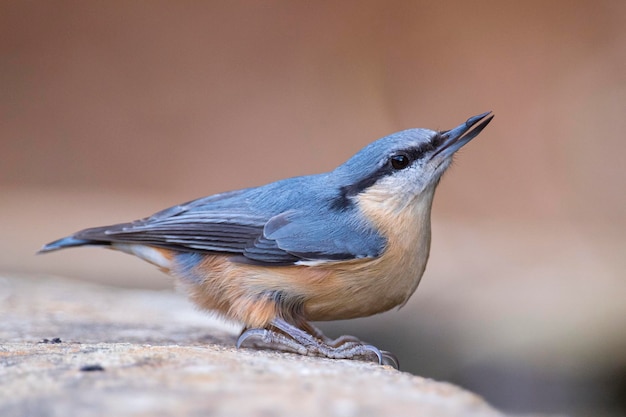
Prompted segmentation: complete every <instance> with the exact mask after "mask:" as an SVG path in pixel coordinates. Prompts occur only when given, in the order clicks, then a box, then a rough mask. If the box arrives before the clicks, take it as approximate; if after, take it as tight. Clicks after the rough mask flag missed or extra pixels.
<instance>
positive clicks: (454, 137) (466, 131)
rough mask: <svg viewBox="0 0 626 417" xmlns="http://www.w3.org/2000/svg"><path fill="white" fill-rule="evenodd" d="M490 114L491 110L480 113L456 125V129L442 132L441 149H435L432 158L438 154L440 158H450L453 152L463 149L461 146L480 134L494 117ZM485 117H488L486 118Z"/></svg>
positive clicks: (440, 136) (440, 137)
mask: <svg viewBox="0 0 626 417" xmlns="http://www.w3.org/2000/svg"><path fill="white" fill-rule="evenodd" d="M489 114H491V112H490V111H488V112H486V113H483V114H479V115H478V116H474V117H470V118H469V119H467V121H466V122H465V123H463V124H461V125H459V126H457V127H455V128H454V129H452V130H446V131H444V132H440V133H439V140H440V144H439V149H437V151H435V153H434V154H433V156H432V157H431V159H434V158H435V157H437V155H441V156H440V158H441V157H443V158H448V157H449V156H452V154H454V153H455V152H456V151H458V150H459V149H461V147H462V146H463V145H465V144H466V143H467V142H469V141H470V140H472V139H474V138H475V137H476V136H478V134H479V133H480V132H481V131H482V130H483V129H484V128H485V126H487V125H488V124H489V122H490V121H491V119H493V115H491V116H489ZM487 116H489V117H487ZM485 117H487V118H486V119H485ZM481 120H482V122H481V123H479V124H478V126H476V127H475V128H474V129H472V127H474V126H475V125H476V124H477V123H478V122H480V121H481ZM470 129H472V130H470Z"/></svg>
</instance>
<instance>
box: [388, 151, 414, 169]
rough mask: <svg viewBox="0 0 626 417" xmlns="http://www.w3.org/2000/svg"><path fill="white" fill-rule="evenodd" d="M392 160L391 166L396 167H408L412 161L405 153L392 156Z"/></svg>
mask: <svg viewBox="0 0 626 417" xmlns="http://www.w3.org/2000/svg"><path fill="white" fill-rule="evenodd" d="M390 161H391V166H392V167H393V168H394V169H404V168H406V167H408V166H409V163H410V162H411V161H410V160H409V157H408V156H406V155H404V154H398V155H393V156H392V157H391V158H390Z"/></svg>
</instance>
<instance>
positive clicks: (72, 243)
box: [37, 236, 110, 254]
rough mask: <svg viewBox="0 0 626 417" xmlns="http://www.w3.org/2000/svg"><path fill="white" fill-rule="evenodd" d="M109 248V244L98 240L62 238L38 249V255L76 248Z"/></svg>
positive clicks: (72, 237)
mask: <svg viewBox="0 0 626 417" xmlns="http://www.w3.org/2000/svg"><path fill="white" fill-rule="evenodd" d="M86 245H87V246H109V245H110V242H103V241H98V240H90V239H77V238H75V237H74V236H68V237H64V238H62V239H59V240H55V241H54V242H50V243H48V244H47V245H44V247H43V248H41V249H39V252H37V253H38V254H39V253H46V252H52V251H55V250H59V249H65V248H73V247H76V246H86Z"/></svg>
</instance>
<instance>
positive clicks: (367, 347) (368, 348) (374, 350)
mask: <svg viewBox="0 0 626 417" xmlns="http://www.w3.org/2000/svg"><path fill="white" fill-rule="evenodd" d="M359 347H360V348H361V349H363V350H365V351H368V352H372V353H374V354H375V355H376V356H377V357H378V364H379V365H382V364H383V358H384V357H383V353H382V352H381V351H380V349H378V348H377V347H376V346H373V345H360V346H359Z"/></svg>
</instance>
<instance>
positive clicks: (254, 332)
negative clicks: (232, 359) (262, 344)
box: [237, 329, 266, 349]
mask: <svg viewBox="0 0 626 417" xmlns="http://www.w3.org/2000/svg"><path fill="white" fill-rule="evenodd" d="M265 332H266V330H264V329H247V330H244V331H243V333H241V334H240V335H239V339H237V349H239V348H240V347H241V345H242V344H243V342H245V341H246V339H248V338H250V337H255V336H258V337H260V338H261V339H263V337H264V336H265Z"/></svg>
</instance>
